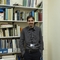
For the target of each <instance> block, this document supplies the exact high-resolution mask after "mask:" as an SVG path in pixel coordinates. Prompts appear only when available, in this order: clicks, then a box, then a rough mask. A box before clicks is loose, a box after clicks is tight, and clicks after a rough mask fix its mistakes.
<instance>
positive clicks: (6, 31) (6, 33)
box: [5, 28, 9, 37]
mask: <svg viewBox="0 0 60 60" xmlns="http://www.w3.org/2000/svg"><path fill="white" fill-rule="evenodd" d="M5 36H6V37H9V29H8V28H7V29H6V30H5Z"/></svg>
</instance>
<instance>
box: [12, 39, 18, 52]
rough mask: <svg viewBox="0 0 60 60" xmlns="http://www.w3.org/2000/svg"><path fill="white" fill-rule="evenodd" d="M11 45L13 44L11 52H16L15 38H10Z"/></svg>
mask: <svg viewBox="0 0 60 60" xmlns="http://www.w3.org/2000/svg"><path fill="white" fill-rule="evenodd" d="M12 45H13V52H17V47H16V41H15V39H12Z"/></svg>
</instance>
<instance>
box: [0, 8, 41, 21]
mask: <svg viewBox="0 0 60 60" xmlns="http://www.w3.org/2000/svg"><path fill="white" fill-rule="evenodd" d="M28 15H32V16H34V17H35V21H42V12H34V11H31V12H28V11H20V10H16V11H15V12H14V14H13V9H12V8H11V9H0V20H16V21H17V20H22V21H23V20H25V21H27V19H26V18H27V16H28Z"/></svg>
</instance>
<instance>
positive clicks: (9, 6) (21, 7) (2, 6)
mask: <svg viewBox="0 0 60 60" xmlns="http://www.w3.org/2000/svg"><path fill="white" fill-rule="evenodd" d="M0 8H15V9H20V10H29V11H31V10H36V9H37V10H42V8H37V7H26V6H12V5H5V4H0Z"/></svg>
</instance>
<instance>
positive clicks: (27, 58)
mask: <svg viewBox="0 0 60 60" xmlns="http://www.w3.org/2000/svg"><path fill="white" fill-rule="evenodd" d="M40 56H41V54H40V51H37V52H32V53H30V52H29V51H25V54H24V56H23V58H24V60H40Z"/></svg>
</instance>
